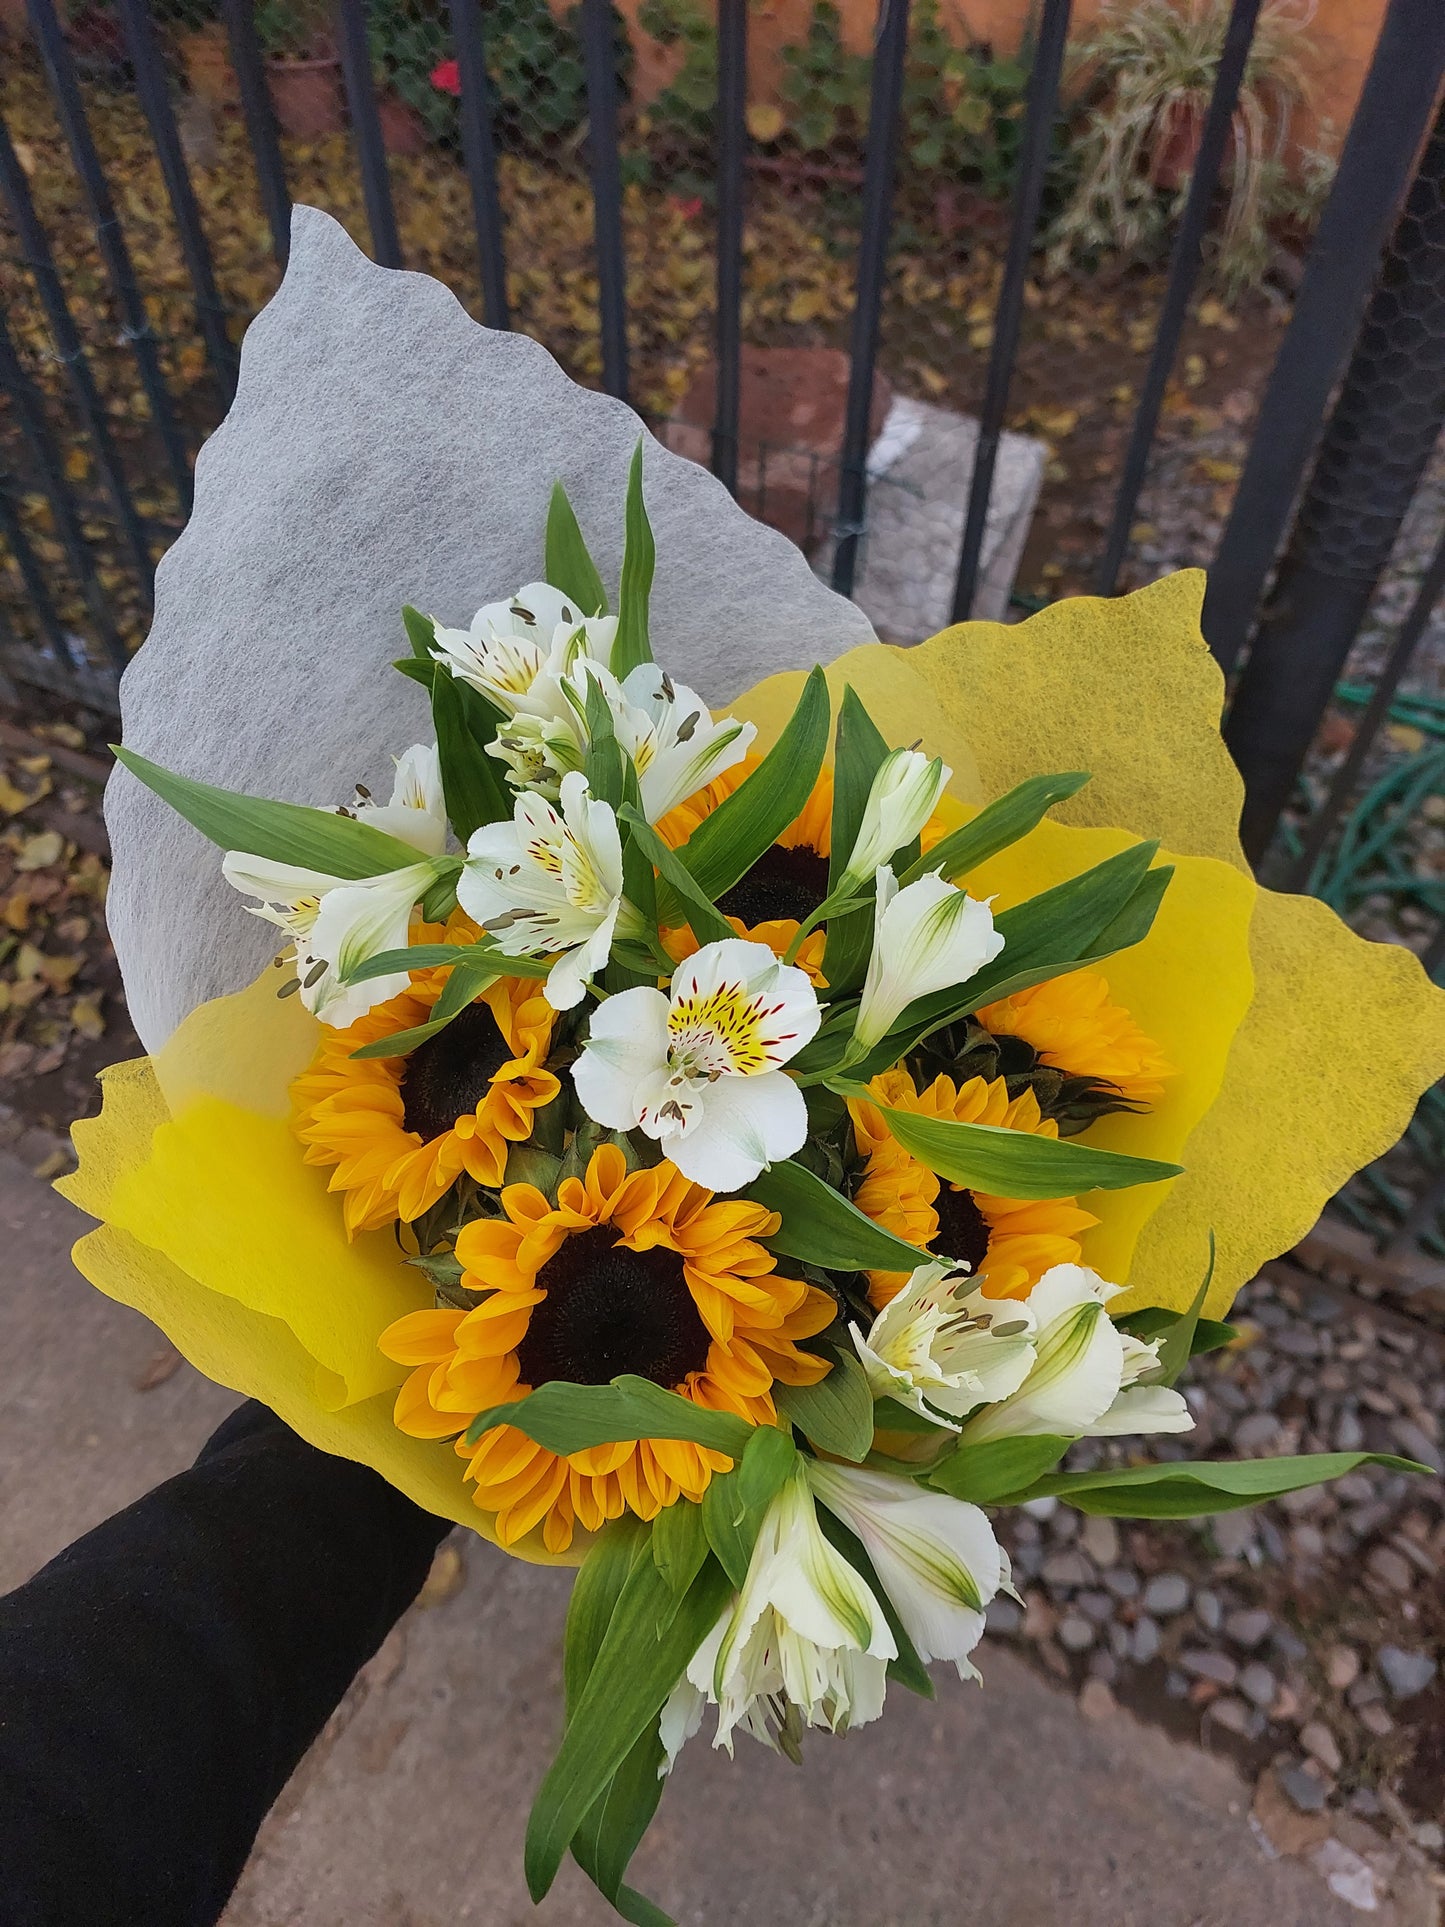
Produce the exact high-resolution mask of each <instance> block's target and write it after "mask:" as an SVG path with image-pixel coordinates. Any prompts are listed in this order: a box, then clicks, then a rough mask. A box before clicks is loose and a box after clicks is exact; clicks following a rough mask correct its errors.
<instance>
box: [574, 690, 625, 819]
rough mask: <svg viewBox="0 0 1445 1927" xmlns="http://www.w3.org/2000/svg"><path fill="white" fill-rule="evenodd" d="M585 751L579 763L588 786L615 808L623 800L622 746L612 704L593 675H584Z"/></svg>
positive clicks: (593, 792)
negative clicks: (618, 737)
mask: <svg viewBox="0 0 1445 1927" xmlns="http://www.w3.org/2000/svg"><path fill="white" fill-rule="evenodd" d="M586 722H587V754H586V756H585V758H584V759H583V764H582V767H583V769H584V770H585V771H586V773H587V787H588V788H589V789H590V790H591V792H592V794H593V795H594V796H595V797H596V798H597V799H598V801H599V802H602V803H607V804H610V806H611V807H612V808H613V809H614V810H615V809H617V807H618V806H619V805H620V803H621V802H622V793H623V782H622V764H623V757H622V750H621V747H620V746H619V744H618V741H617V732H616V730H615V729H614V728H613V724H612V707H611V705H610V703H609V702H608V700H607V697H606V696H605V694H604V693H603V689H602V685H601V683H600V682H599V681H598V680H597V678H596V676H593V675H589V676H588V677H587V710H586Z"/></svg>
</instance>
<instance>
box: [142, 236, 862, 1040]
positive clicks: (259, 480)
mask: <svg viewBox="0 0 1445 1927" xmlns="http://www.w3.org/2000/svg"><path fill="white" fill-rule="evenodd" d="M640 428H641V425H640V423H639V421H638V418H637V416H636V415H634V414H633V412H632V411H631V409H629V408H627V407H626V406H625V405H624V404H623V403H621V402H619V401H614V400H612V399H611V398H610V397H608V396H605V395H598V394H594V393H592V392H591V391H589V390H586V389H583V388H579V387H577V386H576V385H575V383H573V382H572V381H570V380H569V379H568V378H567V376H566V375H565V374H563V372H562V370H561V369H560V368H559V367H558V366H557V364H556V362H555V361H554V360H553V359H552V357H551V356H550V355H549V354H548V353H547V351H546V350H545V349H544V348H542V347H540V346H539V345H538V344H537V343H536V342H534V341H529V340H528V339H527V338H526V337H525V336H523V335H519V334H506V333H500V332H497V331H495V330H492V329H487V328H482V327H479V326H478V325H477V324H476V323H475V322H474V321H472V320H471V319H470V318H469V316H468V315H467V314H466V312H465V310H464V309H463V308H462V307H461V305H460V303H459V302H458V301H457V299H456V297H455V296H454V295H452V294H451V293H450V292H449V291H448V290H447V289H446V288H444V287H443V286H442V285H441V283H440V282H437V281H434V280H432V279H431V278H430V277H428V276H426V275H421V274H408V273H399V272H396V271H393V270H391V269H387V268H379V267H377V266H376V265H375V264H374V263H373V262H371V261H369V260H368V259H367V257H366V256H365V255H364V254H362V253H361V252H360V250H359V249H358V248H356V247H355V246H354V245H353V243H352V242H351V241H350V239H349V238H348V237H347V235H346V233H345V231H344V230H343V229H342V228H341V227H339V226H338V225H337V223H336V222H335V221H333V220H332V219H331V217H330V216H329V215H326V214H323V213H321V212H320V211H319V210H317V209H316V208H310V207H297V208H296V209H295V210H294V212H293V217H292V239H291V253H290V259H289V262H288V265H287V269H286V276H285V279H284V280H283V282H282V284H281V287H280V289H279V291H278V292H277V294H276V295H275V297H274V298H273V299H272V300H271V301H270V302H269V303H268V305H267V306H266V307H265V309H263V311H262V312H261V314H260V315H258V316H257V318H256V320H255V321H254V322H253V323H252V325H251V327H250V329H249V330H248V331H247V334H246V339H245V343H244V346H243V348H242V352H241V368H240V379H239V382H238V385H237V389H236V398H235V401H234V402H233V404H232V406H231V410H230V413H229V414H228V416H227V417H226V420H225V421H224V423H223V424H222V425H221V427H220V428H219V429H218V430H217V432H216V433H215V434H214V435H213V436H212V437H211V439H210V440H209V441H208V442H207V444H206V446H205V448H204V449H203V450H202V451H201V455H200V458H199V460H198V462H197V464H196V489H195V508H194V511H193V513H192V516H191V519H190V522H189V523H188V525H187V527H186V530H185V533H184V534H183V535H182V536H181V537H180V539H179V541H177V542H176V543H175V545H174V546H173V547H172V548H171V549H170V551H169V552H168V553H167V555H166V557H165V559H164V561H163V562H162V563H161V565H160V568H159V570H158V572H157V576H156V607H155V621H154V625H153V627H152V629H151V632H150V636H149V638H148V640H147V642H146V645H145V647H144V649H143V650H142V651H141V652H140V653H139V655H138V656H137V657H136V658H135V660H134V662H132V663H131V664H130V666H129V667H128V668H127V670H126V672H125V674H124V676H123V677H122V679H121V714H122V718H123V722H124V736H125V742H126V744H127V746H128V747H129V748H131V749H134V750H138V751H140V752H141V753H142V754H143V755H146V756H149V757H151V758H153V759H154V760H155V761H156V762H159V763H161V764H164V765H165V766H166V767H167V768H168V769H174V770H177V771H179V772H180V773H182V774H184V775H191V776H200V777H203V778H204V779H205V780H206V781H207V782H211V783H218V784H221V785H223V786H225V787H228V788H232V789H244V790H247V791H250V792H251V793H253V794H255V795H264V796H270V797H277V798H281V799H285V800H290V801H294V802H302V803H312V802H317V801H321V800H323V799H326V798H328V797H330V796H332V795H333V794H334V795H335V796H337V797H341V796H346V795H349V794H350V793H351V788H352V785H353V784H354V783H356V782H362V783H366V784H368V785H371V786H373V787H380V786H381V785H382V783H383V782H384V780H385V779H386V776H387V772H388V771H389V769H390V766H391V764H390V759H391V756H392V754H393V752H394V751H395V750H396V749H397V747H398V745H402V744H405V743H407V742H410V741H413V740H415V739H416V737H417V736H418V735H419V734H420V733H421V732H422V730H423V729H424V727H425V724H426V716H427V707H426V701H425V697H424V694H423V692H422V691H420V690H418V689H417V688H415V687H414V686H413V685H410V684H407V683H404V682H403V681H402V680H401V679H400V678H399V677H397V676H395V675H393V674H390V673H389V672H388V671H387V669H386V664H387V663H388V662H390V661H391V660H392V658H394V657H396V656H400V655H404V654H405V653H406V641H405V637H404V635H403V633H402V626H401V619H400V611H401V609H402V606H403V605H404V604H405V603H408V602H410V603H413V604H415V605H416V606H417V607H419V608H423V609H425V610H426V611H427V612H428V613H429V614H432V615H435V616H436V617H437V618H438V620H439V621H441V622H443V623H460V624H462V625H463V626H465V624H466V623H467V622H468V621H469V620H470V619H471V615H472V612H473V611H474V610H475V609H476V608H478V607H479V606H480V605H481V604H483V603H486V602H490V601H494V600H495V599H497V598H498V597H501V596H507V595H510V594H512V592H513V591H514V590H515V589H516V587H517V585H518V584H519V583H522V582H528V581H532V580H534V579H535V578H536V577H537V576H539V575H540V574H541V555H542V541H541V531H542V528H543V525H544V523H545V520H546V509H547V498H548V494H549V492H550V490H551V488H552V484H553V482H554V481H557V480H560V481H562V482H563V483H564V484H565V486H566V489H567V492H568V494H569V496H570V497H571V500H572V502H573V505H574V506H575V508H576V510H577V513H578V515H579V517H580V518H581V521H582V524H583V526H584V528H585V529H586V530H587V532H588V539H589V541H590V542H591V544H592V548H593V553H594V556H595V558H596V560H597V563H598V566H599V568H600V569H601V572H602V575H603V577H604V579H605V580H606V581H607V583H608V585H609V587H610V588H611V589H613V590H615V588H616V586H617V577H618V570H619V566H620V561H621V538H622V529H621V523H620V520H619V518H618V516H617V513H616V510H617V505H618V503H619V502H620V501H621V500H622V496H623V490H624V485H625V483H626V479H627V467H628V463H629V461H630V460H631V457H632V452H633V449H634V447H635V446H636V442H637V437H638V433H639V430H640ZM641 432H642V433H643V436H644V443H645V471H646V482H647V496H648V503H649V507H650V511H651V516H652V523H653V531H654V534H655V536H656V541H657V576H656V583H655V588H654V592H653V598H652V634H653V642H654V646H655V649H656V652H657V655H658V658H659V660H661V661H664V662H666V663H667V665H668V667H669V668H670V670H671V671H672V673H673V675H674V676H675V677H676V678H677V679H678V680H679V681H680V682H685V683H687V684H688V685H690V686H691V687H693V688H695V689H697V690H698V691H699V692H700V693H701V694H702V695H703V696H705V697H706V698H707V699H708V701H709V702H712V703H714V704H716V703H720V702H723V701H726V700H727V699H729V698H731V697H732V696H733V695H734V694H735V693H736V692H737V691H738V690H740V689H743V688H745V687H747V686H748V685H749V684H750V683H753V682H755V681H757V679H758V678H759V677H760V676H763V675H766V674H768V673H769V672H770V671H772V670H774V669H776V668H779V667H781V666H784V665H787V664H789V663H808V664H811V663H813V662H819V661H821V662H827V661H829V660H830V659H831V658H832V657H833V656H835V655H837V654H838V653H839V652H840V651H841V650H844V649H847V648H850V647H851V646H853V645H854V644H857V643H861V642H867V641H870V640H871V639H872V636H873V631H872V628H871V626H870V624H869V623H868V620H867V618H866V617H865V616H864V615H863V614H862V612H861V611H860V610H859V609H857V608H855V607H854V605H853V604H852V603H850V602H845V601H844V600H843V599H842V598H841V597H840V596H836V595H834V594H833V593H832V591H831V590H829V589H826V588H825V587H824V586H823V584H822V583H821V582H819V581H818V579H817V578H816V577H815V576H814V575H813V573H812V571H811V570H810V569H809V567H808V564H807V561H806V560H805V558H804V557H803V555H802V554H801V553H800V552H799V551H798V550H797V549H796V548H795V547H794V546H793V545H792V544H791V543H790V542H788V541H787V540H786V539H785V538H784V537H783V536H781V535H779V534H777V533H776V532H775V531H774V530H772V529H769V528H766V527H764V526H763V525H762V524H760V523H758V522H754V521H753V520H751V518H750V517H748V516H747V515H745V514H744V513H743V511H742V510H741V509H740V508H738V506H737V504H736V503H735V502H734V501H733V500H732V498H731V497H730V496H729V495H728V493H727V491H726V489H724V488H723V487H722V485H721V484H720V483H719V482H717V481H715V480H714V478H713V477H712V476H711V475H710V474H708V472H707V471H706V470H705V469H702V468H699V467H698V466H697V465H696V464H695V463H693V462H689V461H685V460H684V459H683V458H682V457H681V456H678V455H674V454H672V453H671V452H670V451H668V450H667V449H665V448H663V447H662V446H661V444H660V443H658V442H657V441H655V440H654V439H653V437H652V436H651V435H650V434H647V433H646V431H645V430H643V431H641ZM106 823H107V826H108V828H109V831H110V841H111V848H112V851H113V852H114V857H115V867H114V881H113V885H112V891H111V897H110V903H109V910H108V915H109V922H110V929H111V936H112V938H113V940H114V943H115V950H116V955H117V957H118V959H119V962H120V968H121V975H122V977H123V979H124V982H125V990H126V997H127V1001H128V1004H129V1008H130V1014H131V1019H132V1022H133V1023H134V1024H135V1027H136V1031H137V1033H138V1034H139V1036H140V1039H141V1042H142V1043H143V1044H144V1045H145V1046H146V1048H147V1049H150V1050H154V1049H156V1048H157V1047H158V1046H159V1045H161V1044H162V1043H163V1042H164V1041H165V1039H166V1038H167V1037H168V1036H169V1035H170V1033H171V1031H172V1030H173V1029H174V1028H175V1026H176V1024H177V1023H179V1021H180V1020H181V1018H182V1017H184V1016H185V1014H186V1012H187V1011H189V1010H191V1009H193V1008H194V1007H195V1006H196V1005H197V1004H199V1003H204V1002H205V1001H206V1000H207V999H208V998H211V997H215V996H218V995H220V994H221V993H223V992H225V991H231V990H239V989H240V988H241V987H242V986H243V985H244V984H246V983H248V982H249V981H250V980H251V978H252V977H253V976H254V975H255V974H256V972H257V970H258V969H259V968H260V967H261V965H262V964H263V963H264V962H265V960H266V958H267V956H268V955H269V954H270V941H269V938H268V935H267V932H266V931H265V929H264V928H262V927H261V926H259V925H258V924H257V922H256V920H255V919H254V918H252V917H248V916H247V915H246V913H245V911H244V909H243V908H242V906H241V904H240V901H239V899H238V898H237V896H236V894H235V892H234V891H232V890H230V889H229V888H228V887H227V886H226V884H225V883H224V882H223V881H222V879H221V875H220V872H219V869H218V867H217V864H216V862H215V856H214V852H213V851H212V849H211V848H210V846H209V845H208V844H207V843H206V842H205V841H204V840H203V839H202V838H201V837H200V836H199V835H198V834H197V833H196V832H195V831H194V830H193V829H191V828H190V826H189V825H188V824H186V823H184V822H182V821H180V820H179V819H178V818H177V817H175V816H173V815H172V814H171V812H170V811H169V810H168V809H167V808H166V806H165V805H164V804H163V803H162V802H161V801H160V800H159V798H157V797H156V796H153V795H151V794H150V793H149V792H148V791H146V790H145V789H144V788H143V787H142V786H141V785H140V784H139V783H137V782H135V781H134V780H133V779H132V778H131V777H130V776H128V775H126V774H125V773H124V772H119V773H117V775H116V776H115V777H114V778H113V779H112V782H111V784H110V787H109V789H108V791H107V795H106Z"/></svg>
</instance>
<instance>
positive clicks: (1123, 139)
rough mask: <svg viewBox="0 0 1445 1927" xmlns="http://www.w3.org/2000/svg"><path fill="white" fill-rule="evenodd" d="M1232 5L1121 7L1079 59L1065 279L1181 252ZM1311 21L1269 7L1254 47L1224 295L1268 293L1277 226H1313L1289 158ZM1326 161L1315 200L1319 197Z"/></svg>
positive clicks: (1109, 14) (1227, 208)
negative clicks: (1172, 245)
mask: <svg viewBox="0 0 1445 1927" xmlns="http://www.w3.org/2000/svg"><path fill="white" fill-rule="evenodd" d="M1229 13H1230V8H1229V4H1228V0H1201V4H1198V5H1192V6H1187V7H1180V6H1175V5H1174V4H1173V3H1172V0H1110V4H1109V5H1108V6H1106V7H1105V9H1104V11H1103V12H1102V13H1101V14H1100V16H1099V19H1098V22H1097V23H1096V25H1095V28H1094V31H1093V33H1092V34H1090V35H1089V36H1088V37H1087V38H1086V39H1084V40H1083V41H1081V42H1080V43H1079V44H1078V46H1077V47H1076V48H1075V49H1074V51H1073V53H1072V56H1071V61H1070V69H1071V73H1072V75H1073V77H1074V79H1075V80H1076V81H1077V82H1078V86H1077V88H1076V91H1075V99H1074V119H1075V121H1076V124H1077V128H1078V134H1077V140H1076V143H1075V146H1074V161H1075V165H1076V168H1077V179H1076V183H1075V186H1074V189H1073V192H1072V194H1071V195H1070V197H1069V200H1068V203H1067V205H1066V206H1065V207H1064V209H1063V211H1062V213H1061V214H1060V215H1059V218H1058V220H1057V221H1056V223H1055V224H1054V228H1053V232H1052V235H1051V237H1050V238H1051V247H1050V261H1051V263H1052V264H1053V265H1054V266H1055V267H1064V266H1068V265H1072V264H1075V263H1078V262H1091V261H1093V260H1096V259H1098V258H1099V257H1101V256H1112V257H1114V258H1115V259H1123V260H1138V261H1150V260H1155V259H1158V258H1159V257H1161V256H1162V254H1163V253H1164V251H1165V249H1166V248H1167V246H1168V244H1169V239H1170V237H1171V235H1172V234H1173V232H1174V229H1175V226H1176V225H1177V223H1178V220H1179V217H1180V215H1181V213H1182V212H1183V208H1184V201H1185V197H1186V195H1187V194H1188V191H1189V176H1190V171H1191V169H1192V167H1193V165H1194V157H1195V153H1196V152H1197V148H1198V141H1199V134H1200V131H1201V129H1202V127H1203V121H1204V114H1205V111H1206V109H1207V107H1208V104H1209V98H1210V95H1211V94H1212V93H1213V91H1214V83H1215V78H1216V75H1217V73H1218V70H1219V59H1220V54H1221V52H1222V51H1223V47H1224V35H1225V29H1226V27H1227V25H1228V21H1229ZM1309 35H1310V26H1309V19H1308V15H1307V14H1302V13H1301V12H1299V11H1298V10H1297V9H1291V8H1288V7H1286V6H1285V5H1283V4H1279V0H1266V4H1265V6H1264V7H1263V8H1262V10H1261V12H1260V18H1259V24H1258V26H1257V28H1256V30H1255V36H1254V40H1253V43H1252V45H1251V48H1250V53H1249V59H1248V63H1247V65H1246V68H1245V74H1244V83H1243V86H1242V87H1241V89H1240V96H1239V104H1238V106H1237V107H1236V108H1235V112H1234V121H1233V126H1232V128H1231V138H1230V140H1229V142H1228V144H1227V146H1226V150H1225V159H1224V169H1223V177H1222V180H1223V192H1224V197H1225V205H1224V209H1223V214H1222V218H1221V220H1220V222H1219V225H1218V231H1217V233H1216V235H1215V236H1214V238H1213V242H1212V247H1213V260H1214V267H1215V271H1216V273H1217V276H1218V278H1219V279H1220V281H1221V282H1222V284H1223V286H1224V288H1225V291H1226V292H1231V293H1232V292H1236V291H1238V290H1240V289H1242V288H1243V287H1244V286H1246V285H1248V284H1249V283H1252V282H1254V281H1257V280H1258V278H1259V276H1260V275H1261V273H1262V272H1263V271H1264V269H1265V267H1266V266H1267V265H1268V262H1269V258H1270V251H1271V227H1272V224H1275V223H1277V222H1278V221H1279V220H1280V219H1282V218H1299V216H1300V215H1301V214H1305V215H1308V214H1309V213H1310V212H1312V211H1313V207H1312V206H1309V207H1307V206H1306V205H1304V204H1302V201H1301V193H1300V188H1299V187H1298V186H1297V185H1291V183H1290V181H1289V176H1288V173H1287V170H1286V167H1285V165H1284V157H1285V151H1286V148H1287V145H1288V142H1289V137H1290V130H1291V126H1292V123H1293V120H1294V116H1295V114H1296V112H1297V110H1298V109H1299V108H1300V107H1301V106H1302V105H1303V103H1304V101H1305V99H1306V98H1307V91H1308V88H1307V78H1306V76H1307V71H1308V63H1309V58H1310V47H1309ZM1319 162H1320V157H1316V162H1315V165H1314V167H1313V169H1312V170H1311V172H1310V174H1309V176H1308V179H1309V180H1310V182H1311V187H1310V191H1309V193H1308V194H1307V195H1306V196H1305V200H1306V201H1307V202H1309V203H1313V204H1317V202H1318V199H1319V198H1321V196H1320V194H1319V191H1318V190H1319V186H1320V185H1321V184H1322V183H1321V178H1320V177H1321V176H1322V175H1327V173H1328V167H1327V165H1326V167H1325V168H1324V169H1322V168H1321V166H1320V164H1319Z"/></svg>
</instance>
